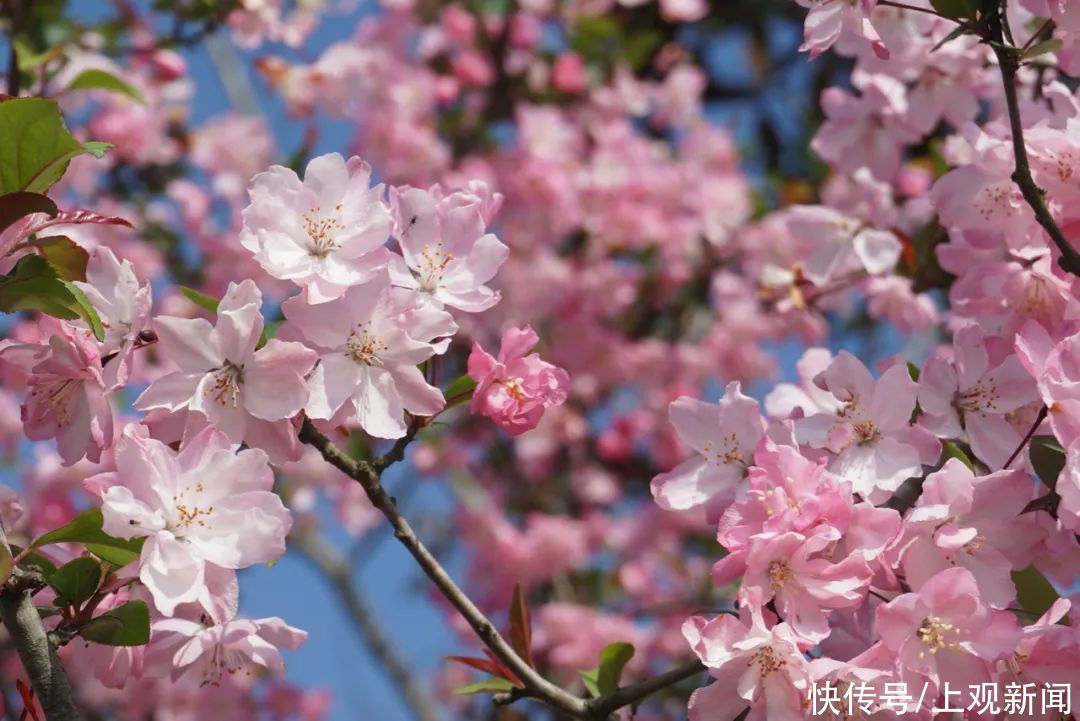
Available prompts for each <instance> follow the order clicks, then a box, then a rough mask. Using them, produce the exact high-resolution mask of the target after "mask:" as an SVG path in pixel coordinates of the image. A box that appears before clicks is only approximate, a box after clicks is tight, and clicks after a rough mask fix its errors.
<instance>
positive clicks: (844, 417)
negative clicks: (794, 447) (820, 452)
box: [795, 351, 940, 501]
mask: <svg viewBox="0 0 1080 721" xmlns="http://www.w3.org/2000/svg"><path fill="white" fill-rule="evenodd" d="M815 383H816V384H817V385H818V386H819V387H820V388H822V389H825V390H828V391H829V392H830V393H831V394H832V395H833V397H834V398H835V399H836V400H838V401H840V403H841V404H842V405H841V407H840V408H838V409H837V410H835V411H833V412H829V411H825V412H823V413H817V414H814V415H811V416H809V417H807V418H802V419H799V420H796V421H795V435H796V437H797V438H798V439H799V441H801V442H804V443H808V444H809V445H811V446H813V447H814V448H824V449H826V450H828V451H829V452H831V453H833V454H834V457H833V459H832V460H831V461H830V463H829V470H831V471H832V472H833V473H836V474H837V475H839V476H841V477H843V478H844V479H846V480H849V481H851V483H852V486H853V490H854V491H855V492H856V493H858V494H860V495H861V496H862V497H863V498H870V500H872V501H874V500H877V497H879V496H884V497H887V496H888V494H889V493H891V492H892V491H895V490H896V489H897V487H898V486H899V485H900V484H901V483H902V482H903V481H904V480H905V479H906V478H908V477H910V476H914V475H921V473H922V465H923V463H927V464H931V463H933V462H934V461H936V460H937V458H938V452H939V451H940V444H939V443H938V442H937V439H935V438H934V437H933V436H932V435H931V434H929V433H928V432H927V431H926V430H925V429H923V428H921V427H919V426H913V425H911V424H910V418H911V412H912V411H913V410H914V409H915V394H916V390H917V388H918V386H917V385H916V384H915V381H913V380H911V376H910V375H909V373H908V369H907V367H906V366H905V365H904V364H902V363H899V364H896V365H894V366H892V367H891V368H889V369H888V370H887V371H885V373H884V374H883V375H882V376H881V378H880V379H879V380H877V381H875V380H874V378H873V376H871V375H870V371H869V370H867V368H866V366H864V365H863V364H862V363H861V362H860V361H859V359H858V358H856V357H855V356H853V355H851V354H850V353H848V352H847V351H841V352H840V353H838V354H837V355H836V358H834V359H833V361H832V363H830V364H829V367H828V368H826V369H825V370H824V371H822V372H821V373H820V374H819V375H818V376H817V378H816V379H815ZM872 494H873V495H872ZM881 500H884V498H882V499H881Z"/></svg>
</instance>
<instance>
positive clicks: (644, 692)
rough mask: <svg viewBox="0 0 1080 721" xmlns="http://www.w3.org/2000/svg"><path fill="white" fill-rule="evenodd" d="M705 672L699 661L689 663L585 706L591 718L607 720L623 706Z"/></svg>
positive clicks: (616, 691)
mask: <svg viewBox="0 0 1080 721" xmlns="http://www.w3.org/2000/svg"><path fill="white" fill-rule="evenodd" d="M704 670H705V666H704V664H702V663H701V661H691V662H690V663H687V664H685V665H683V666H679V667H677V668H673V669H671V670H670V671H667V672H665V673H662V674H660V675H659V676H654V677H653V678H649V679H645V680H644V681H639V682H638V683H634V684H630V685H629V686H623V687H622V688H620V689H616V690H615V691H614V692H612V693H609V694H608V695H606V696H601V697H600V698H597V699H593V700H592V701H589V702H588V703H587V704H586V705H587V706H588V707H589V712H590V713H591V715H592V717H593V718H598V719H600V718H607V717H608V716H609V715H611V714H612V713H614V712H615V711H617V710H619V709H621V708H622V707H623V706H629V705H631V704H636V703H638V702H639V701H641V700H642V699H644V698H645V697H646V696H649V695H650V694H653V693H656V692H657V691H659V690H661V689H664V688H667V687H668V686H674V685H675V684H677V683H679V682H680V681H683V680H685V679H688V678H691V677H693V676H696V675H698V674H699V673H701V672H702V671H704Z"/></svg>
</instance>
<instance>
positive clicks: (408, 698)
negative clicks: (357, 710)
mask: <svg viewBox="0 0 1080 721" xmlns="http://www.w3.org/2000/svg"><path fill="white" fill-rule="evenodd" d="M289 542H290V546H291V547H292V548H294V549H296V550H298V551H299V552H300V553H301V554H303V555H304V557H306V558H307V559H308V561H310V562H311V563H312V564H313V565H314V566H315V567H316V568H318V569H319V570H320V571H322V572H323V574H325V576H326V577H327V579H329V580H330V583H331V584H332V585H333V587H334V590H335V591H336V592H337V595H338V599H339V600H340V601H341V603H342V605H344V606H345V609H346V610H347V611H348V613H349V617H350V618H351V619H352V621H353V623H354V624H355V625H356V628H357V630H358V631H359V632H360V635H361V636H362V637H363V639H364V642H365V643H366V644H367V645H368V648H370V649H371V653H372V655H373V656H375V658H376V659H377V660H378V662H379V664H380V665H381V666H382V667H383V668H384V669H386V672H387V674H388V675H389V676H390V678H391V680H393V682H394V685H395V686H397V689H398V692H399V693H400V694H401V698H402V699H403V700H404V701H405V703H406V705H408V707H409V710H410V711H412V715H413V717H414V718H416V719H417V721H438V720H439V718H440V716H439V712H438V710H437V709H436V708H435V705H434V703H433V702H432V700H431V697H430V696H429V695H428V694H427V693H426V692H425V691H424V689H422V688H421V687H420V686H419V685H418V684H417V682H416V679H415V678H414V677H413V674H412V673H411V672H410V671H409V668H408V666H406V665H405V662H404V661H402V660H401V658H400V657H399V656H398V654H397V652H396V651H395V650H394V647H393V645H392V644H391V643H390V641H389V640H388V639H387V638H386V636H385V635H384V634H383V632H382V629H381V628H380V627H379V623H378V621H376V619H375V614H374V613H373V611H372V609H371V608H370V607H369V606H368V604H367V601H366V600H364V598H363V596H361V595H360V594H359V593H358V592H357V590H356V588H355V587H354V585H353V578H352V573H351V572H350V570H349V564H348V562H347V561H346V559H345V556H344V555H342V554H341V553H338V552H337V551H336V550H335V549H333V548H331V547H330V546H329V545H328V544H327V543H326V542H325V541H324V540H323V539H322V538H320V537H318V536H316V535H314V534H310V533H299V534H296V535H293V536H292V537H290V539H289Z"/></svg>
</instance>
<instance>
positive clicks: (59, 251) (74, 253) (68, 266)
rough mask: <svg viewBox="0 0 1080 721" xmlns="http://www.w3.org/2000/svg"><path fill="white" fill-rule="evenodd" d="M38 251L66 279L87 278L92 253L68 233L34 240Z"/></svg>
mask: <svg viewBox="0 0 1080 721" xmlns="http://www.w3.org/2000/svg"><path fill="white" fill-rule="evenodd" d="M34 245H35V246H36V247H37V249H38V252H39V253H40V254H41V255H42V256H43V257H44V258H45V260H47V261H49V265H51V266H52V268H53V270H55V271H56V274H57V275H59V276H60V277H61V278H63V279H64V280H86V264H87V263H89V262H90V254H89V253H88V252H86V248H83V247H82V246H80V245H79V244H78V243H76V242H75V241H74V240H72V239H71V238H69V237H67V236H66V235H48V236H45V237H44V238H38V239H37V240H35V241H34Z"/></svg>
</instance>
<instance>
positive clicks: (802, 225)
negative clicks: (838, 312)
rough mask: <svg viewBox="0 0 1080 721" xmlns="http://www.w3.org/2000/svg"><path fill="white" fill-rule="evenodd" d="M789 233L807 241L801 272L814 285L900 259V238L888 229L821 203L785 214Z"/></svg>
mask: <svg viewBox="0 0 1080 721" xmlns="http://www.w3.org/2000/svg"><path fill="white" fill-rule="evenodd" d="M788 218H789V220H788V225H789V227H790V230H791V233H792V235H794V236H795V237H797V238H799V239H800V240H801V241H803V242H805V243H806V244H807V245H808V249H807V251H808V252H807V255H806V258H805V260H804V261H803V266H802V267H803V274H804V275H805V276H806V277H807V278H808V279H809V280H810V281H812V282H813V283H815V284H816V285H819V286H821V285H825V284H826V283H828V282H829V281H833V280H843V279H844V277H845V276H848V275H850V274H852V273H858V272H860V271H864V272H866V273H869V274H870V275H881V274H882V273H888V272H890V271H891V270H892V269H893V268H894V267H896V263H897V261H898V260H900V241H899V240H898V239H897V237H896V234H895V233H893V232H891V231H887V230H876V229H874V228H869V227H866V225H865V224H864V223H862V222H861V221H859V220H858V219H857V218H852V217H849V216H846V215H844V214H843V213H840V212H838V211H836V210H833V209H832V208H827V207H825V206H821V205H815V206H809V205H800V206H795V207H794V208H792V209H791V210H790V213H789V215H788Z"/></svg>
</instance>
